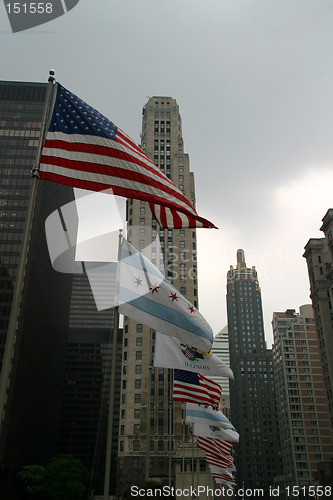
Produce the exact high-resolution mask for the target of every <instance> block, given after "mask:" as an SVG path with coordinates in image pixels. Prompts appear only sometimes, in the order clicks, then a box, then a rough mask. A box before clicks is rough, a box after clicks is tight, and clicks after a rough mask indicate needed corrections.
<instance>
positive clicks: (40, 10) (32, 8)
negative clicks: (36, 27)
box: [6, 2, 52, 14]
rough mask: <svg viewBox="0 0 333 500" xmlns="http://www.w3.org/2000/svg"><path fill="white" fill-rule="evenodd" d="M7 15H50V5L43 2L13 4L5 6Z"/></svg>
mask: <svg viewBox="0 0 333 500" xmlns="http://www.w3.org/2000/svg"><path fill="white" fill-rule="evenodd" d="M6 7H7V11H8V14H44V13H46V14H51V12H52V3H50V2H48V3H44V2H26V3H21V2H13V3H7V4H6Z"/></svg>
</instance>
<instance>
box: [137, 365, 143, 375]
mask: <svg viewBox="0 0 333 500" xmlns="http://www.w3.org/2000/svg"><path fill="white" fill-rule="evenodd" d="M141 368H142V367H141V365H135V373H136V374H137V375H140V374H141Z"/></svg>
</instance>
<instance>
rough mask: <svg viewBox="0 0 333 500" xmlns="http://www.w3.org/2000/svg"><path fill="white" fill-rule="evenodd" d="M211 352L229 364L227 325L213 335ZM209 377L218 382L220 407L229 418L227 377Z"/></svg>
mask: <svg viewBox="0 0 333 500" xmlns="http://www.w3.org/2000/svg"><path fill="white" fill-rule="evenodd" d="M212 352H213V353H214V354H216V355H217V356H218V357H219V358H221V359H222V361H224V363H225V364H226V365H228V366H229V365H230V356H229V335H228V325H226V326H225V327H224V328H223V329H222V330H221V331H220V332H219V333H218V334H217V335H216V336H215V337H214V342H213V345H212ZM210 378H211V379H212V380H214V381H215V382H216V383H217V384H220V386H221V388H222V393H221V400H220V408H221V411H222V412H223V413H224V414H225V416H226V417H227V418H229V419H230V418H231V417H230V396H229V379H227V378H225V377H216V376H215V377H210Z"/></svg>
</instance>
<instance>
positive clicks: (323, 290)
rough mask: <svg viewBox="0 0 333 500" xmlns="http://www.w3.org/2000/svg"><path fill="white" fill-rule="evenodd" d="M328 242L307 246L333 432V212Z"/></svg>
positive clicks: (325, 227) (328, 217) (327, 219)
mask: <svg viewBox="0 0 333 500" xmlns="http://www.w3.org/2000/svg"><path fill="white" fill-rule="evenodd" d="M322 222H323V224H322V226H321V228H320V229H321V231H323V233H324V235H325V237H324V238H311V239H310V240H309V241H308V243H307V244H306V246H305V252H304V255H303V257H305V259H306V262H307V266H308V272H309V280H310V291H311V295H310V298H311V301H312V306H313V312H314V318H315V322H316V328H317V335H318V340H319V351H320V357H321V362H322V366H323V370H324V384H325V390H326V396H327V401H328V408H329V412H330V421H331V427H332V431H333V313H332V304H333V209H332V208H330V209H329V210H328V211H327V212H326V214H325V216H324V218H323V219H322Z"/></svg>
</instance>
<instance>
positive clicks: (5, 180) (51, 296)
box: [0, 82, 73, 498]
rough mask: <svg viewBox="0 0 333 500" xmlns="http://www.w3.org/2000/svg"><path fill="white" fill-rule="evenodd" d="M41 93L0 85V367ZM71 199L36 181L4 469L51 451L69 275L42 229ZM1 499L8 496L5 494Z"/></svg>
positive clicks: (4, 429) (4, 422) (1, 451)
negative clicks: (59, 267)
mask: <svg viewBox="0 0 333 500" xmlns="http://www.w3.org/2000/svg"><path fill="white" fill-rule="evenodd" d="M46 87H47V85H46V84H38V83H21V82H0V146H1V150H0V172H1V175H0V193H1V209H0V270H1V276H0V313H1V317H0V348H1V362H2V361H3V356H4V352H5V345H6V339H7V329H8V323H9V317H10V313H11V306H12V299H13V291H14V288H15V282H16V278H17V270H18V265H19V260H20V255H21V248H22V241H23V233H24V229H25V224H26V216H27V208H28V203H29V197H30V192H31V187H32V178H31V169H32V167H33V166H34V165H35V158H36V151H37V145H38V141H39V136H40V130H41V125H42V116H43V109H44V101H45V96H46ZM72 199H73V191H72V189H70V188H67V187H64V186H60V185H57V184H53V183H48V182H39V183H38V187H37V197H36V204H35V209H34V218H33V225H32V230H31V234H30V245H29V253H28V259H27V263H26V272H25V279H24V286H23V289H22V293H21V301H20V313H19V319H18V323H17V327H16V339H15V349H14V356H13V358H12V361H11V373H10V378H9V384H8V387H7V393H6V403H5V408H4V410H5V411H4V413H3V415H1V445H0V461H1V465H2V471H4V470H7V469H8V470H9V469H13V470H14V469H17V468H19V467H21V466H22V465H24V464H29V463H42V464H44V463H46V462H47V461H48V460H49V458H51V457H52V456H54V454H55V453H56V446H57V432H58V425H59V414H60V402H61V388H62V380H63V375H64V366H65V352H66V343H67V332H68V315H69V304H70V292H71V284H72V277H71V275H64V274H61V273H57V272H56V271H54V270H53V269H52V266H51V263H50V258H49V253H48V248H47V243H46V237H45V227H44V224H45V219H46V218H47V216H48V215H49V214H50V213H51V212H53V211H54V210H56V209H57V208H58V207H60V206H61V205H63V204H66V203H67V202H69V201H71V200H72ZM6 383H7V382H6ZM4 484H5V483H4V481H3V482H2V485H4ZM4 498H11V497H10V494H9V492H6V497H4Z"/></svg>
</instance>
